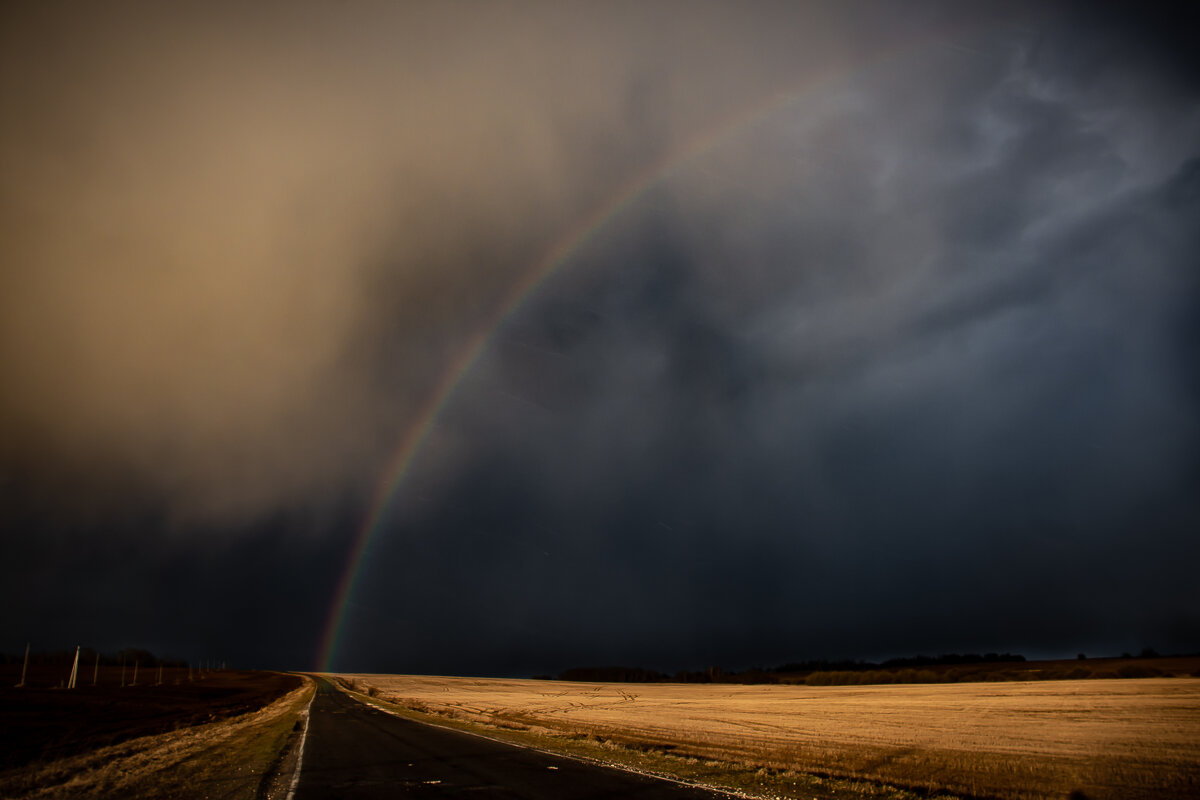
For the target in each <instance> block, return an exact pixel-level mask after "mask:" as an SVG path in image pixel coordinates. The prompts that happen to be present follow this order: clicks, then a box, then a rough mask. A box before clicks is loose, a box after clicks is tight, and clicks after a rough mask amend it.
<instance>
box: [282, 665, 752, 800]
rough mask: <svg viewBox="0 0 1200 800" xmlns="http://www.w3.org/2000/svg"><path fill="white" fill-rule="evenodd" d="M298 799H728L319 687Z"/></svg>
mask: <svg viewBox="0 0 1200 800" xmlns="http://www.w3.org/2000/svg"><path fill="white" fill-rule="evenodd" d="M309 713H310V717H309V723H308V736H307V739H306V741H305V744H304V753H303V761H302V766H301V769H300V778H299V783H298V784H297V786H296V793H295V797H296V798H297V800H320V798H335V797H336V798H382V797H388V798H393V797H478V798H484V797H499V798H524V799H526V800H585V799H586V800H594V799H595V798H609V797H611V798H637V800H668V798H669V800H684V799H685V798H686V799H687V800H700V799H701V798H703V800H713V799H714V798H718V797H720V798H725V797H728V795H723V794H717V793H714V792H709V791H705V790H702V789H697V788H694V787H690V786H684V785H681V784H677V783H672V782H670V781H665V780H659V779H657V778H650V777H647V776H644V775H637V774H634V773H630V772H624V771H621V770H617V769H608V768H605V767H600V766H596V765H593V764H588V763H585V762H582V761H575V760H573V759H570V758H564V757H562V756H555V755H549V754H547V753H541V752H538V751H536V750H526V749H524V748H521V747H516V746H513V745H509V744H504V743H502V742H494V741H492V740H490V739H484V738H482V737H479V736H472V735H471V734H468V733H461V732H459V731H453V730H447V729H445V728H438V727H434V726H431V725H422V724H421V723H419V722H413V721H411V720H407V719H403V718H400V717H395V716H392V715H391V714H387V713H385V712H383V711H379V710H378V709H375V708H372V707H370V706H368V705H365V704H363V703H360V702H358V701H357V700H355V699H353V698H352V697H349V696H348V695H346V694H344V693H342V692H340V691H338V690H337V689H336V688H334V687H333V686H332V685H331V684H330V683H329V682H328V681H326V680H322V679H319V680H318V686H317V694H316V697H315V698H314V699H313V703H312V706H311V709H310V712H309Z"/></svg>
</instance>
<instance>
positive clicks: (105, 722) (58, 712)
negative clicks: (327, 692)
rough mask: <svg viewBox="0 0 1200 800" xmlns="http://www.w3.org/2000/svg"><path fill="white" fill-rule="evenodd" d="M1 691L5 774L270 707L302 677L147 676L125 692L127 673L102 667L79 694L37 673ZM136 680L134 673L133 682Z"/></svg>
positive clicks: (0, 757)
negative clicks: (23, 684) (24, 682)
mask: <svg viewBox="0 0 1200 800" xmlns="http://www.w3.org/2000/svg"><path fill="white" fill-rule="evenodd" d="M5 677H13V680H12V681H11V682H10V681H5V682H4V684H3V685H0V770H8V769H12V768H17V767H26V766H28V765H31V764H37V763H42V762H48V761H54V760H58V759H62V758H65V757H67V756H72V755H77V754H80V753H87V752H90V751H93V750H96V749H98V748H102V747H108V746H111V745H115V744H119V743H121V742H125V741H128V740H131V739H135V738H139V737H144V736H150V735H154V734H160V733H165V732H168V731H173V730H176V729H179V728H184V727H188V726H192V725H199V724H202V723H208V722H213V721H217V720H221V719H227V718H230V717H233V716H237V715H239V714H245V713H248V712H251V711H257V710H258V709H260V708H262V707H264V706H266V705H269V704H270V703H272V702H273V701H275V700H277V699H278V698H280V697H282V696H283V695H285V694H287V693H288V692H291V691H293V690H295V689H296V688H297V687H299V686H300V684H301V679H300V678H299V677H298V676H295V675H284V674H280V673H275V672H238V671H218V672H209V673H206V674H204V675H203V676H200V675H198V674H195V673H194V674H193V675H192V679H191V680H189V679H188V671H187V670H186V669H183V670H164V673H163V682H162V683H161V684H159V683H157V681H158V674H157V671H144V672H143V673H142V674H141V675H140V676H139V683H138V685H135V686H129V685H126V686H122V685H121V676H120V668H111V667H107V668H102V669H101V670H100V674H99V675H98V676H97V682H96V685H95V686H92V685H91V683H92V681H91V679H92V671H91V670H88V671H87V672H86V675H85V679H81V680H80V681H79V684H78V688H76V689H70V690H68V689H59V688H51V687H54V686H55V685H56V684H55V683H54V682H53V681H51V680H49V679H47V678H46V676H44V675H40V674H37V673H34V672H31V674H30V676H29V680H28V683H29V685H28V686H26V687H25V688H21V689H17V688H14V686H13V684H14V683H15V682H16V680H18V679H19V677H20V671H19V669H18V670H17V671H16V673H15V676H8V675H5ZM55 680H57V678H55ZM130 680H132V673H131V672H127V674H126V676H125V681H126V683H128V682H129V681H130Z"/></svg>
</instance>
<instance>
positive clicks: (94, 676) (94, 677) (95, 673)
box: [92, 650, 100, 686]
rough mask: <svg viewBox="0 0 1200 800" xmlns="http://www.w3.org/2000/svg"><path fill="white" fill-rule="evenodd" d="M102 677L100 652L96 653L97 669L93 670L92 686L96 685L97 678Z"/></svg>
mask: <svg viewBox="0 0 1200 800" xmlns="http://www.w3.org/2000/svg"><path fill="white" fill-rule="evenodd" d="M99 677H100V651H99V650H97V651H96V668H95V669H93V670H92V686H95V685H96V678H99Z"/></svg>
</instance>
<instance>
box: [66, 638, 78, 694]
mask: <svg viewBox="0 0 1200 800" xmlns="http://www.w3.org/2000/svg"><path fill="white" fill-rule="evenodd" d="M78 675H79V645H75V661H74V662H73V663H72V664H71V677H70V678H68V679H67V688H68V689H74V688H75V678H76V677H78Z"/></svg>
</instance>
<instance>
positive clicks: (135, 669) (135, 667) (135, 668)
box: [129, 658, 138, 686]
mask: <svg viewBox="0 0 1200 800" xmlns="http://www.w3.org/2000/svg"><path fill="white" fill-rule="evenodd" d="M137 668H138V662H137V659H136V658H135V659H134V660H133V682H132V683H130V684H129V685H130V686H137Z"/></svg>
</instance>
